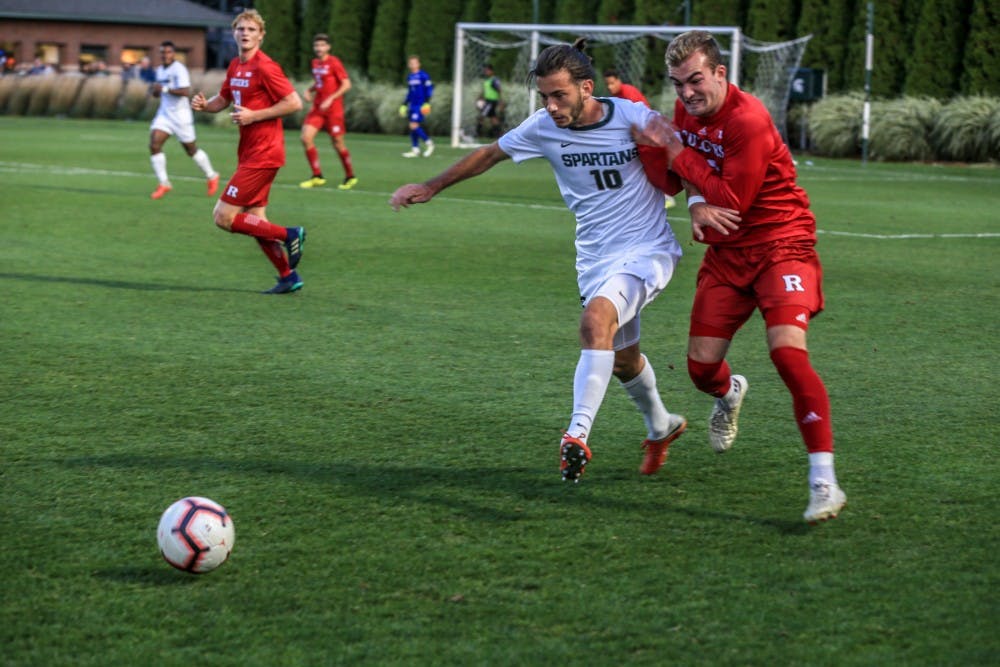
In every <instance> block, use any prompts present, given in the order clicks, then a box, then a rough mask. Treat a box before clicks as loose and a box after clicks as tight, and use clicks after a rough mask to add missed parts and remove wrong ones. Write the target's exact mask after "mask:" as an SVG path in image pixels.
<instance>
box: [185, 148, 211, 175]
mask: <svg viewBox="0 0 1000 667" xmlns="http://www.w3.org/2000/svg"><path fill="white" fill-rule="evenodd" d="M191 159H192V160H194V163H195V164H196V165H198V166H199V167H201V170H202V171H203V172H204V173H205V178H212V177H213V176H216V175H217V174H216V173H215V170H213V169H212V161H211V160H209V159H208V153H206V152H205V151H203V150H201V149H200V148H199V149H198V150H197V151H195V154H194V155H192V156H191Z"/></svg>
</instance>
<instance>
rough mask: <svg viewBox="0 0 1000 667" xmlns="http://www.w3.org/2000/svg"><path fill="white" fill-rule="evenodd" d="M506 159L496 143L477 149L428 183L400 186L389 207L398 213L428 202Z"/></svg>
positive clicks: (506, 156) (505, 155)
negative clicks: (408, 207)
mask: <svg viewBox="0 0 1000 667" xmlns="http://www.w3.org/2000/svg"><path fill="white" fill-rule="evenodd" d="M508 157H509V156H508V155H507V154H506V153H504V152H503V151H502V150H500V146H499V145H498V144H496V143H492V144H490V145H489V146H483V147H482V148H477V149H476V150H474V151H472V152H471V153H469V154H468V155H466V156H465V157H464V158H462V159H461V160H459V161H458V162H456V163H455V164H453V165H451V166H450V167H448V168H447V169H445V170H444V171H443V172H441V173H440V174H438V175H437V176H435V177H434V178H432V179H430V180H429V181H427V182H425V183H410V184H409V185H404V186H402V187H401V188H399V189H398V190H396V191H395V192H394V193H393V194H392V197H391V198H390V199H389V205H390V206H392V208H393V210H395V211H398V210H399V209H400V207H403V208H406V207H407V206H409V205H410V204H423V203H425V202H428V201H430V200H431V199H432V198H433V197H434V195H436V194H437V193H439V192H441V191H442V190H444V189H445V188H447V187H448V186H451V185H454V184H455V183H458V182H460V181H464V180H466V179H468V178H472V177H473V176H478V175H479V174H482V173H483V172H485V171H487V170H489V169H490V168H492V167H493V165H495V164H497V163H498V162H502V161H504V160H506V159H507V158H508Z"/></svg>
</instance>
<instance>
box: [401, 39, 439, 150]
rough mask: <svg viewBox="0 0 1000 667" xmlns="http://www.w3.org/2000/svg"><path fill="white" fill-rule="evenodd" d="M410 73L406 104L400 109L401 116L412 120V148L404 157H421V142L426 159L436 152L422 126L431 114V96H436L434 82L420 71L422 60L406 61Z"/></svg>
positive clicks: (413, 57)
mask: <svg viewBox="0 0 1000 667" xmlns="http://www.w3.org/2000/svg"><path fill="white" fill-rule="evenodd" d="M406 66H407V67H409V69H410V73H409V74H408V75H407V77H406V87H407V91H406V102H404V103H403V106H401V107H400V108H399V114H400V115H401V116H406V117H407V118H408V119H409V120H410V145H411V146H412V148H410V150H408V151H407V152H405V153H403V157H420V155H421V153H420V142H421V141H423V142H424V152H423V156H424V157H430V156H431V154H432V153H433V152H434V141H433V140H431V138H430V137H429V136H427V132H426V131H425V130H424V128H423V126H422V125H421V124H422V123H423V122H424V116H426V115H427V114H429V113H430V112H431V96H432V95H434V82H432V81H431V77H430V75H429V74H428V73H427V72H425V71H424V70H422V69H420V58H418V57H417V56H410V58H409V59H408V60H407V61H406Z"/></svg>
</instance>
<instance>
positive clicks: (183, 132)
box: [149, 113, 195, 144]
mask: <svg viewBox="0 0 1000 667" xmlns="http://www.w3.org/2000/svg"><path fill="white" fill-rule="evenodd" d="M149 129H150V130H159V131H160V132H166V133H167V134H172V135H174V136H175V137H177V140H178V141H180V142H181V143H182V144H190V143H192V142H193V141H194V140H195V133H194V120H193V119H192V120H191V121H181V120H177V119H175V118H171V117H169V116H167V115H165V114H160V113H158V114H156V116H154V117H153V122H152V124H150V126H149Z"/></svg>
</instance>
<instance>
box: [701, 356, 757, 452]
mask: <svg viewBox="0 0 1000 667" xmlns="http://www.w3.org/2000/svg"><path fill="white" fill-rule="evenodd" d="M749 388H750V383H749V382H747V379H746V378H745V377H743V376H742V375H734V376H733V377H732V385H731V388H730V390H729V393H728V394H726V396H727V397H728V400H727V398H726V397H723V398H717V399H715V407H713V408H712V414H711V415H709V417H708V444H710V445H711V446H712V449H714V450H715V451H716V452H717V453H719V454H721V453H723V452H725V451H728V450H729V448H730V447H732V446H733V443H734V442H735V441H736V432H737V430H738V424H737V420H738V419H739V416H740V406H742V405H743V398H744V397H745V396H746V394H747V389H749Z"/></svg>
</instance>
